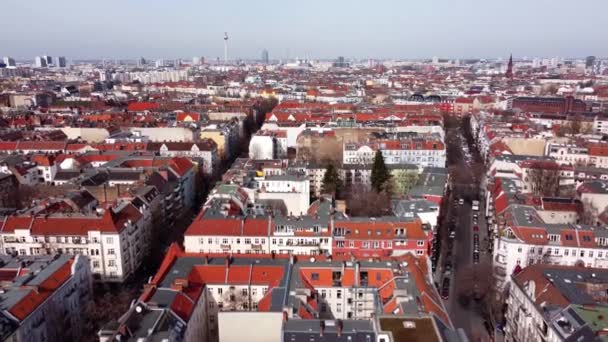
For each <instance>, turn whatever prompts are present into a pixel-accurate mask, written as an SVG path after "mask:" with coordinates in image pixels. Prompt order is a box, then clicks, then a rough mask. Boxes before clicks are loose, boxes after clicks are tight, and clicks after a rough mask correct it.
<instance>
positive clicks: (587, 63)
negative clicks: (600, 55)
mask: <svg viewBox="0 0 608 342" xmlns="http://www.w3.org/2000/svg"><path fill="white" fill-rule="evenodd" d="M594 66H595V56H589V57H587V58H585V67H587V69H589V68H593V67H594Z"/></svg>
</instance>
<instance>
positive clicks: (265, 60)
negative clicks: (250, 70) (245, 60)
mask: <svg viewBox="0 0 608 342" xmlns="http://www.w3.org/2000/svg"><path fill="white" fill-rule="evenodd" d="M269 62H270V57H269V54H268V50H266V49H264V50H262V63H264V64H268V63H269Z"/></svg>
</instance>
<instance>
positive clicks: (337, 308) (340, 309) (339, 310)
mask: <svg viewBox="0 0 608 342" xmlns="http://www.w3.org/2000/svg"><path fill="white" fill-rule="evenodd" d="M336 312H342V303H338V304H337V305H336Z"/></svg>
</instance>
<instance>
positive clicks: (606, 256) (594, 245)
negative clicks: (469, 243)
mask: <svg viewBox="0 0 608 342" xmlns="http://www.w3.org/2000/svg"><path fill="white" fill-rule="evenodd" d="M498 224H499V228H498V232H499V234H498V236H497V237H496V238H495V239H494V249H493V261H494V273H495V275H496V277H497V279H498V285H499V286H501V287H504V286H506V285H507V283H508V281H509V277H510V275H511V274H513V273H517V272H518V271H519V270H521V269H522V268H524V267H526V266H528V265H532V264H552V265H564V266H584V267H595V268H608V229H606V228H604V227H594V226H587V225H582V224H571V223H561V224H559V223H551V224H550V223H546V222H544V220H543V219H542V218H541V217H540V216H539V215H538V213H537V212H536V209H535V208H534V207H533V206H529V205H521V204H512V205H510V206H509V207H508V209H507V210H505V212H503V213H502V217H501V218H499V219H498Z"/></svg>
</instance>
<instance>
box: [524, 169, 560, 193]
mask: <svg viewBox="0 0 608 342" xmlns="http://www.w3.org/2000/svg"><path fill="white" fill-rule="evenodd" d="M527 182H528V184H530V187H531V189H530V190H531V191H532V193H533V194H534V195H535V196H546V197H553V196H558V195H559V170H558V169H553V168H551V169H547V168H542V167H534V168H531V169H529V170H528V176H527Z"/></svg>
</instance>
